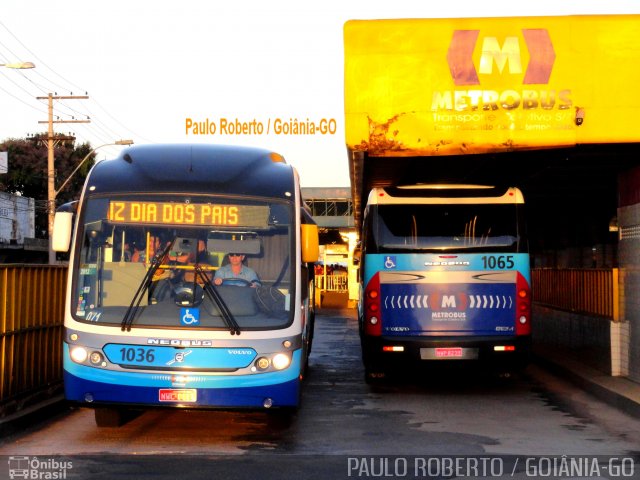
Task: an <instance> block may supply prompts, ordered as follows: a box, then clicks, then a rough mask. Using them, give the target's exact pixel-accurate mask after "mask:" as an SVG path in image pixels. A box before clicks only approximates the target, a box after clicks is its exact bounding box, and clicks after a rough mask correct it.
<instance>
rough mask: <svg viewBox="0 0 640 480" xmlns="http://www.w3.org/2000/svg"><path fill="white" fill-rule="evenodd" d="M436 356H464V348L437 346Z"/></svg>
mask: <svg viewBox="0 0 640 480" xmlns="http://www.w3.org/2000/svg"><path fill="white" fill-rule="evenodd" d="M436 358H462V348H460V347H448V348H436Z"/></svg>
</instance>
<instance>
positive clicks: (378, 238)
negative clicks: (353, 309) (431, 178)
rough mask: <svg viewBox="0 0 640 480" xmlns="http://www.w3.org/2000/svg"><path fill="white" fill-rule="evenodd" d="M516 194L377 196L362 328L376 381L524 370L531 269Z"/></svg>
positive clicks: (488, 190) (421, 188)
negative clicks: (399, 373)
mask: <svg viewBox="0 0 640 480" xmlns="http://www.w3.org/2000/svg"><path fill="white" fill-rule="evenodd" d="M523 208H524V199H523V195H522V193H521V192H520V190H519V189H517V188H496V187H489V186H479V185H424V184H420V185H407V186H397V187H385V188H373V189H372V191H371V192H370V194H369V199H368V203H367V206H366V208H365V212H364V217H363V228H362V238H361V249H362V260H361V262H362V264H361V269H362V275H361V281H362V287H361V298H360V303H359V326H360V338H361V344H362V355H363V362H364V366H365V373H366V379H367V381H376V380H377V379H381V378H383V377H385V375H387V374H388V373H390V372H393V371H394V369H398V368H402V367H400V366H399V364H405V365H406V364H407V363H410V362H414V363H415V362H422V363H425V362H431V361H440V360H442V361H450V360H473V361H483V362H484V361H486V362H489V363H492V364H493V366H495V367H496V368H498V369H500V370H502V371H513V370H518V369H520V368H522V367H523V366H524V365H526V363H527V361H528V356H529V351H530V343H531V313H530V312H531V303H530V302H531V292H530V284H531V280H530V264H529V263H530V262H529V254H528V243H527V237H526V229H525V218H524V212H523Z"/></svg>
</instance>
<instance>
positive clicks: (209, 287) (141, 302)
mask: <svg viewBox="0 0 640 480" xmlns="http://www.w3.org/2000/svg"><path fill="white" fill-rule="evenodd" d="M292 208H293V207H292V205H291V204H289V203H286V202H283V201H257V200H251V201H248V200H246V199H241V198H230V197H224V198H221V197H217V196H204V195H202V196H196V195H189V196H185V195H164V194H163V195H117V196H116V195H113V196H109V197H106V196H102V197H100V196H94V197H91V198H89V199H88V200H87V201H86V203H85V205H84V208H83V211H82V212H81V218H80V223H79V225H78V231H77V242H76V245H77V250H76V252H75V261H76V263H77V264H78V265H79V268H77V269H75V270H74V278H73V287H72V289H73V292H72V295H73V297H72V303H71V305H72V312H71V313H72V315H73V316H74V319H75V320H77V321H80V322H90V323H98V324H101V325H109V326H111V325H112V326H118V327H120V326H121V325H122V326H123V328H124V325H125V323H128V324H130V325H131V326H132V327H133V328H149V327H152V328H172V329H175V328H183V329H214V330H215V329H220V330H223V329H228V328H229V326H230V324H232V325H236V326H237V328H238V330H237V331H241V330H252V329H254V330H258V329H277V328H285V327H286V326H288V325H289V324H290V323H291V313H292V311H293V308H292V307H291V301H292V300H293V299H292V298H291V297H292V296H293V295H290V292H291V288H292V287H291V286H292V285H293V281H294V279H293V278H292V276H293V274H292V269H291V268H290V265H291V255H292V254H293V246H294V239H293V238H292V231H293V230H292V223H293V214H292V211H293V210H292ZM265 290H267V293H265ZM265 296H268V298H269V299H270V301H269V303H268V305H267V307H268V308H265V302H263V301H260V299H261V298H263V297H265ZM125 319H126V322H125Z"/></svg>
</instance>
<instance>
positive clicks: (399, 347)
mask: <svg viewBox="0 0 640 480" xmlns="http://www.w3.org/2000/svg"><path fill="white" fill-rule="evenodd" d="M382 351H383V352H404V347H403V346H402V345H385V346H383V347H382Z"/></svg>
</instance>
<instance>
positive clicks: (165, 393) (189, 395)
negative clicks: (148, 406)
mask: <svg viewBox="0 0 640 480" xmlns="http://www.w3.org/2000/svg"><path fill="white" fill-rule="evenodd" d="M158 400H159V401H160V402H196V401H197V400H198V391H197V390H196V389H195V388H161V389H160V390H159V391H158Z"/></svg>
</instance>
